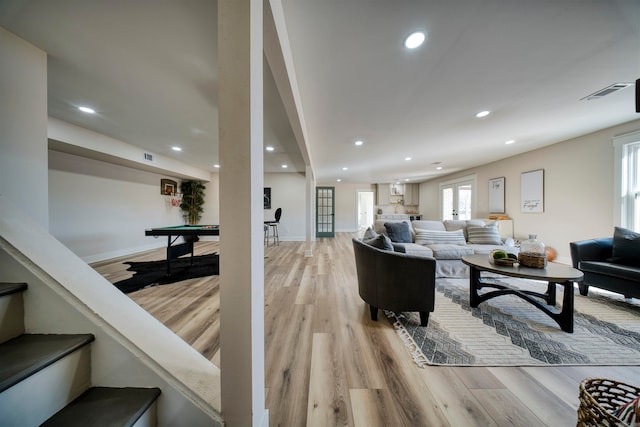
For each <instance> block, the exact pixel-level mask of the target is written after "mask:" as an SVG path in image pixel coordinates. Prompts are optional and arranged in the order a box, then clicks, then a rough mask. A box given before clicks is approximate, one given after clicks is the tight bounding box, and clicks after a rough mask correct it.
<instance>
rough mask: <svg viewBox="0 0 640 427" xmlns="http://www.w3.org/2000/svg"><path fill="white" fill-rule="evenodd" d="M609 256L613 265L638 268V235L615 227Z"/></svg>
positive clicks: (639, 247) (639, 255) (639, 259)
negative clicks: (611, 250) (611, 251)
mask: <svg viewBox="0 0 640 427" xmlns="http://www.w3.org/2000/svg"><path fill="white" fill-rule="evenodd" d="M611 255H612V257H611V259H610V261H611V262H613V263H616V264H624V265H631V266H635V267H640V233H635V232H633V231H631V230H627V229H626V228H622V227H616V228H615V230H614V232H613V253H612V254H611Z"/></svg>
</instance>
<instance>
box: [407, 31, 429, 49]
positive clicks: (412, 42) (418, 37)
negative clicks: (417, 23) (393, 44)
mask: <svg viewBox="0 0 640 427" xmlns="http://www.w3.org/2000/svg"><path fill="white" fill-rule="evenodd" d="M425 38H426V37H425V35H424V33H423V32H421V31H416V32H415V33H413V34H411V35H409V37H407V38H406V39H404V47H406V48H407V49H415V48H417V47H419V46H420V45H421V44H422V43H424V39H425Z"/></svg>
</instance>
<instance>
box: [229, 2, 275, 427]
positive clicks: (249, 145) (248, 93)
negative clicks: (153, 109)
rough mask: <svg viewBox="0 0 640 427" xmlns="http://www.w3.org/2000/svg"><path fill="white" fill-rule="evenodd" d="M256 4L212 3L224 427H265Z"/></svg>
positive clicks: (259, 58) (259, 42)
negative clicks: (215, 26) (214, 8)
mask: <svg viewBox="0 0 640 427" xmlns="http://www.w3.org/2000/svg"><path fill="white" fill-rule="evenodd" d="M262 25H263V24H262V0H219V1H218V64H219V65H218V66H219V74H218V76H219V77H218V100H219V137H220V148H219V155H220V165H221V168H220V228H221V229H220V370H221V384H222V385H221V388H222V416H223V418H224V420H225V423H226V425H227V426H231V427H233V426H262V425H264V426H266V425H268V423H269V420H268V413H267V411H266V409H265V389H264V246H263V243H264V240H263V236H264V234H263V226H264V217H263V202H262V198H263V194H262V188H263V179H264V177H263V152H262V146H263V104H262V99H263V96H262V93H263V92H262V68H263V64H262V61H263V59H262V58H263V54H262Z"/></svg>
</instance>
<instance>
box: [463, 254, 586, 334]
mask: <svg viewBox="0 0 640 427" xmlns="http://www.w3.org/2000/svg"><path fill="white" fill-rule="evenodd" d="M462 262H463V263H465V264H466V265H468V266H469V267H470V269H471V271H470V275H469V304H470V305H471V307H477V306H478V304H480V303H481V302H484V301H487V300H489V299H491V298H495V297H499V296H501V295H516V296H518V297H520V298H522V299H523V300H525V301H527V302H528V303H530V304H532V305H533V306H535V307H537V308H539V309H540V310H542V311H543V312H544V313H546V314H547V315H548V316H549V317H551V318H552V319H553V320H555V321H556V322H557V323H558V325H560V329H562V330H563V331H565V332H573V282H574V281H579V280H582V277H583V274H582V272H581V271H580V270H576V269H575V268H572V267H569V266H568V265H563V264H556V263H548V264H547V267H546V268H530V267H524V266H520V264H515V265H514V266H501V265H495V264H493V263H491V262H490V261H489V254H476V255H465V256H463V257H462ZM483 271H488V272H491V273H495V274H500V275H503V276H510V277H518V278H522V279H532V280H543V281H546V282H547V283H548V285H547V291H546V293H544V294H542V293H538V292H533V291H526V290H522V289H514V288H511V287H509V286H505V285H499V284H497V283H489V282H486V281H484V280H483V278H482V277H481V275H480V273H481V272H483ZM556 284H558V285H562V286H563V287H564V291H563V297H562V310H561V311H560V312H557V311H553V310H551V309H550V308H549V306H554V305H555V304H556V286H555V285H556ZM483 287H487V288H495V289H497V290H495V291H489V292H486V293H484V294H482V295H479V294H478V289H481V288H483ZM532 297H537V298H542V299H543V300H544V301H545V302H546V304H544V303H542V302H540V301H539V300H538V299H534V298H532Z"/></svg>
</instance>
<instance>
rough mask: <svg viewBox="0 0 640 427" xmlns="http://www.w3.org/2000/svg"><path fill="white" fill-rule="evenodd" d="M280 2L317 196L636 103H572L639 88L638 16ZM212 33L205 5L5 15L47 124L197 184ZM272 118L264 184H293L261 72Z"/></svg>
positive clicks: (585, 129) (525, 144)
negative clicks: (100, 137)
mask: <svg viewBox="0 0 640 427" xmlns="http://www.w3.org/2000/svg"><path fill="white" fill-rule="evenodd" d="M280 1H281V2H282V7H283V10H284V18H285V20H286V27H287V32H288V39H289V41H290V46H289V48H290V53H291V56H292V58H293V63H294V66H295V74H296V77H297V85H298V90H299V93H300V97H301V105H300V107H301V108H302V111H301V113H302V115H303V117H304V123H305V124H306V132H305V133H304V134H305V135H306V138H307V140H306V145H307V147H308V150H309V156H310V158H311V161H312V166H313V169H314V172H315V176H316V179H317V181H318V182H324V183H327V182H332V181H335V180H336V179H339V178H341V179H342V180H343V181H344V182H360V183H367V182H371V183H373V182H390V181H393V180H397V179H411V180H414V181H423V180H426V179H430V178H433V177H435V176H437V175H442V174H447V173H451V172H454V171H457V170H462V169H467V168H470V167H473V166H477V165H480V164H485V163H489V162H492V161H495V160H498V159H501V158H505V157H509V156H512V155H514V154H517V153H521V152H525V151H530V150H532V149H536V148H539V147H542V146H545V145H549V144H553V143H556V142H559V141H562V140H566V139H569V138H572V137H576V136H579V135H583V134H586V133H590V132H593V131H595V130H598V129H602V128H605V127H609V126H614V125H617V124H620V123H624V122H628V121H631V120H636V119H639V118H640V115H639V114H637V113H635V106H634V88H633V87H629V88H627V89H623V90H620V91H618V92H615V93H612V94H611V95H608V96H606V97H603V98H602V99H598V100H593V101H585V100H581V98H583V97H585V96H587V95H589V94H591V93H593V92H596V91H598V90H600V89H603V88H605V87H607V86H609V85H611V84H614V83H619V82H629V83H631V82H634V81H635V80H636V79H637V78H639V77H640V1H637V0H618V1H616V0H541V1H535V2H534V1H525V0H456V1H444V0H402V1H389V0H349V1H344V0H323V1H318V0H280ZM216 21H217V13H216V2H215V1H212V0H181V1H176V0H137V1H131V0H93V1H90V0H56V1H52V0H0V26H2V27H4V28H6V29H8V30H9V31H12V32H14V33H15V34H17V35H18V36H20V37H21V38H23V39H25V40H27V41H29V42H31V43H33V44H34V45H36V46H38V47H40V48H41V49H43V50H44V51H46V52H48V54H49V59H48V75H49V77H48V85H49V114H50V115H51V116H53V117H56V118H58V119H61V120H64V121H67V122H70V123H73V124H76V125H79V126H83V127H86V128H88V129H91V130H94V131H96V132H100V133H103V134H105V135H108V136H111V137H113V138H116V139H119V140H122V141H124V142H127V143H130V144H133V145H138V146H141V147H143V148H145V149H146V150H149V151H152V152H154V153H157V154H162V155H166V156H170V157H173V158H176V159H179V160H182V161H184V162H185V163H189V164H193V165H194V166H198V167H201V168H204V169H208V170H214V169H213V164H214V163H217V162H218V154H217V151H218V150H217V140H218V133H217V87H216V85H217V69H216V68H217V67H216V58H217V52H216V50H217V42H216V36H217V25H216ZM417 29H420V30H424V31H426V32H428V40H427V42H426V43H425V44H424V45H423V46H422V47H421V48H419V49H417V50H415V51H407V50H406V49H404V48H403V46H402V41H403V38H404V37H405V36H406V35H408V34H409V33H410V32H412V31H414V30H417ZM79 105H89V106H92V107H93V108H95V109H96V110H97V112H98V113H97V114H96V115H94V116H87V115H83V114H81V113H79V112H78V111H77V110H76V107H77V106H79ZM265 105H266V106H267V108H265V145H274V146H275V147H276V152H275V153H273V154H272V153H265V171H281V170H282V169H281V167H280V165H281V164H283V163H286V164H289V165H290V167H289V168H288V169H287V170H288V171H294V172H295V171H299V172H302V171H304V161H303V157H302V156H301V154H300V152H299V150H298V144H297V142H296V140H295V137H294V133H293V131H292V129H291V126H290V125H289V123H288V120H287V118H286V117H287V116H286V114H285V108H284V106H283V104H282V101H280V97H279V96H278V92H277V90H276V88H275V84H274V80H273V76H272V75H271V73H270V71H269V67H268V66H265ZM485 109H486V110H490V111H491V112H492V114H490V115H489V116H488V117H486V118H484V119H477V118H475V117H474V115H475V113H476V112H478V111H480V110H485ZM356 139H362V140H364V141H365V144H364V145H363V146H361V147H355V146H354V141H355V140H356ZM509 139H515V140H516V142H515V143H514V144H511V145H508V146H507V145H504V142H505V141H506V140H509ZM604 143H608V142H604ZM173 145H179V146H181V147H182V148H183V151H182V152H180V153H176V152H173V151H172V150H171V146H173ZM406 157H411V160H410V161H406V160H405V158H406ZM437 162H440V166H442V170H439V171H438V170H436V164H435V163H437ZM223 167H224V165H223ZM344 167H346V168H348V170H346V171H344V170H343V168H344Z"/></svg>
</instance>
